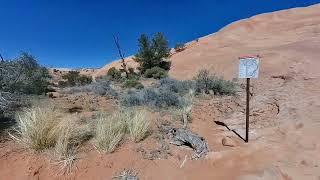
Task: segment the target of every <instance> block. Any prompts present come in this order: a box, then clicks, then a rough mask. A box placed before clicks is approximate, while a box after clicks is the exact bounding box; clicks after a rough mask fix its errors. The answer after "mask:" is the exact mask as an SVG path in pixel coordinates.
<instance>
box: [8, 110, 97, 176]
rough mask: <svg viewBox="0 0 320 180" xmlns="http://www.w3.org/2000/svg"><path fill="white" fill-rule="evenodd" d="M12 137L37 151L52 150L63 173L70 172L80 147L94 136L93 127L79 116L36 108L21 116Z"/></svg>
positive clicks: (18, 116)
mask: <svg viewBox="0 0 320 180" xmlns="http://www.w3.org/2000/svg"><path fill="white" fill-rule="evenodd" d="M16 119H17V127H16V128H15V129H14V133H12V134H10V136H11V137H12V138H13V139H14V140H16V141H18V142H19V143H22V144H23V145H25V146H26V147H27V148H30V149H32V150H35V151H43V150H49V149H50V151H48V152H49V153H50V152H53V153H52V155H53V156H54V158H55V159H56V160H57V161H58V164H59V165H61V167H62V169H63V170H66V171H68V172H70V170H71V167H72V165H73V162H74V161H75V159H76V153H77V150H78V147H79V145H81V144H82V143H83V142H84V141H86V140H88V139H89V138H90V137H91V136H92V129H91V125H90V124H81V123H80V122H79V118H78V117H77V116H75V115H73V116H72V117H71V116H63V114H62V113H61V112H60V111H58V110H57V109H56V108H55V107H54V106H52V105H47V106H41V107H40V106H34V107H31V108H28V109H25V110H24V111H22V112H20V113H18V114H17V118H16Z"/></svg>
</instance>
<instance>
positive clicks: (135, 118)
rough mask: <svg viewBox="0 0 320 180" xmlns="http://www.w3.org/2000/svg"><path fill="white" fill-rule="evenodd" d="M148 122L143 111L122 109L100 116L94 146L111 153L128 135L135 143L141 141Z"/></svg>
mask: <svg viewBox="0 0 320 180" xmlns="http://www.w3.org/2000/svg"><path fill="white" fill-rule="evenodd" d="M149 126H150V122H149V120H148V119H147V111H146V110H144V109H122V110H117V111H115V112H113V113H112V114H110V115H108V114H100V115H99V116H98V119H97V124H96V128H95V146H96V147H97V149H99V150H102V151H104V152H108V153H111V152H113V151H114V150H115V148H116V147H117V146H118V145H119V143H120V142H121V140H122V139H123V137H124V136H125V135H126V134H128V135H129V136H130V137H131V138H132V139H133V140H134V141H135V142H139V141H141V140H143V139H144V138H145V137H146V135H147V133H148V131H149Z"/></svg>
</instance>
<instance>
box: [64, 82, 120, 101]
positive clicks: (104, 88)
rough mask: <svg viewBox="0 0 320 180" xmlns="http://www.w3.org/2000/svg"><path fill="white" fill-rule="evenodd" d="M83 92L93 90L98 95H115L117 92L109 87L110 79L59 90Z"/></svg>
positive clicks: (73, 92)
mask: <svg viewBox="0 0 320 180" xmlns="http://www.w3.org/2000/svg"><path fill="white" fill-rule="evenodd" d="M84 92H93V93H94V94H97V95H100V96H109V97H117V96H118V93H117V91H116V90H114V89H113V88H112V87H111V83H110V81H105V80H99V81H97V82H94V83H91V84H88V85H83V86H74V87H69V88H65V89H63V90H62V91H61V93H65V94H75V93H84Z"/></svg>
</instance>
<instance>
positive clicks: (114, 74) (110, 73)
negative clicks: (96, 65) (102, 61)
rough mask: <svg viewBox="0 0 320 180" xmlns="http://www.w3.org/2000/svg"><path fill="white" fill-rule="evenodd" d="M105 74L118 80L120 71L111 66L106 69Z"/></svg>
mask: <svg viewBox="0 0 320 180" xmlns="http://www.w3.org/2000/svg"><path fill="white" fill-rule="evenodd" d="M107 76H109V77H110V79H111V80H114V81H119V80H120V79H121V72H120V71H119V70H118V69H116V68H115V67H112V68H110V69H109V70H108V73H107Z"/></svg>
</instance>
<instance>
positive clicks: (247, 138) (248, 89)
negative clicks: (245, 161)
mask: <svg viewBox="0 0 320 180" xmlns="http://www.w3.org/2000/svg"><path fill="white" fill-rule="evenodd" d="M249 101H250V78H247V107H246V142H249V115H250V112H249V111H250V110H249V108H250V106H249Z"/></svg>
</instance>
